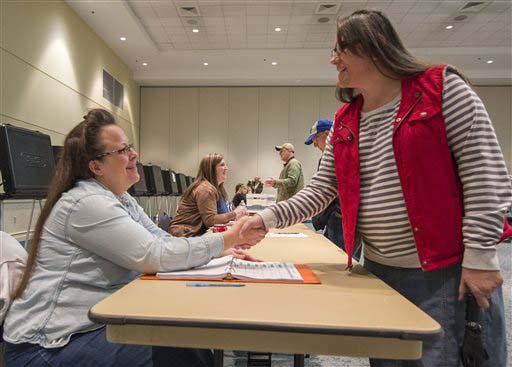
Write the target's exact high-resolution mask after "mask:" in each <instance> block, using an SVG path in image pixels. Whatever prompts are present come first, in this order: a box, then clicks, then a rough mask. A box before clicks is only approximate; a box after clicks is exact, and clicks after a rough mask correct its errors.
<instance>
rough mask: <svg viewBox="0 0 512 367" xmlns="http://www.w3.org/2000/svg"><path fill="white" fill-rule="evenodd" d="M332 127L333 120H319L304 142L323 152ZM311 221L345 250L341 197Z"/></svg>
mask: <svg viewBox="0 0 512 367" xmlns="http://www.w3.org/2000/svg"><path fill="white" fill-rule="evenodd" d="M331 127H332V121H330V120H318V121H317V122H315V123H314V124H313V126H312V127H311V129H310V130H309V136H308V138H307V139H306V141H305V142H304V144H306V145H311V143H313V145H314V146H315V148H318V149H319V150H320V151H321V152H322V153H323V152H324V149H325V140H326V139H327V136H328V135H329V131H330V130H331ZM321 161H322V158H320V161H319V162H318V166H319V167H320V162H321ZM311 221H312V222H313V227H315V229H316V230H317V231H319V230H321V229H324V228H325V230H324V236H325V237H327V238H328V239H329V240H331V241H332V242H334V244H336V246H338V247H340V248H341V249H342V250H345V242H344V241H343V228H342V222H341V211H340V201H339V198H336V199H335V200H334V201H333V202H332V203H331V204H330V205H329V206H328V207H327V208H326V209H325V210H324V211H323V212H321V213H319V214H317V215H315V216H314V217H313V218H311ZM360 255H361V251H360V250H359V251H358V252H357V253H356V254H355V255H354V258H355V259H356V260H359V256H360Z"/></svg>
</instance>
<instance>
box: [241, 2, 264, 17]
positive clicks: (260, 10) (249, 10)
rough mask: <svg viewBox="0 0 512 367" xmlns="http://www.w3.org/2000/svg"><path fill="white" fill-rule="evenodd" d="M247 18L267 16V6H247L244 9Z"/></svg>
mask: <svg viewBox="0 0 512 367" xmlns="http://www.w3.org/2000/svg"><path fill="white" fill-rule="evenodd" d="M245 11H246V14H247V16H262V15H264V16H268V12H269V6H268V4H247V6H246V8H245Z"/></svg>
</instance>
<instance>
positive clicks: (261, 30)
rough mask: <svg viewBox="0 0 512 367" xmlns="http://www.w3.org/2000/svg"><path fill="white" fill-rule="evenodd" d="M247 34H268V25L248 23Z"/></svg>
mask: <svg viewBox="0 0 512 367" xmlns="http://www.w3.org/2000/svg"><path fill="white" fill-rule="evenodd" d="M246 29H247V34H250V33H254V34H265V35H266V34H267V33H268V27H267V25H266V24H247V28H246Z"/></svg>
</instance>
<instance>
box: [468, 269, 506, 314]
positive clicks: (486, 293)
mask: <svg viewBox="0 0 512 367" xmlns="http://www.w3.org/2000/svg"><path fill="white" fill-rule="evenodd" d="M502 284H503V278H502V276H501V274H500V272H499V271H486V270H477V269H467V268H462V275H461V279H460V285H459V301H461V300H463V299H464V296H465V295H466V293H467V292H468V291H469V292H471V293H472V294H473V296H475V298H476V302H477V303H478V306H480V307H481V308H484V309H486V308H489V299H490V298H491V294H492V292H493V291H494V290H495V289H496V288H497V287H499V286H500V285H502Z"/></svg>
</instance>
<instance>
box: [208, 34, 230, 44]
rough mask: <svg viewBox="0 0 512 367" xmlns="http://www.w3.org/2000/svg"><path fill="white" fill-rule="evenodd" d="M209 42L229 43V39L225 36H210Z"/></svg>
mask: <svg viewBox="0 0 512 367" xmlns="http://www.w3.org/2000/svg"><path fill="white" fill-rule="evenodd" d="M208 40H209V41H210V42H226V43H227V41H228V37H227V36H226V35H225V34H224V35H215V34H209V35H208Z"/></svg>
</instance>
